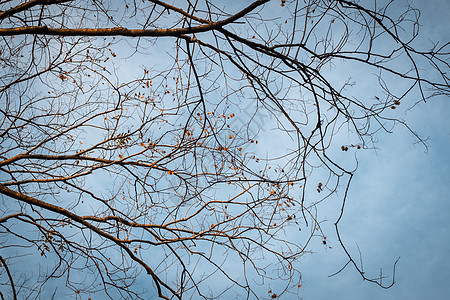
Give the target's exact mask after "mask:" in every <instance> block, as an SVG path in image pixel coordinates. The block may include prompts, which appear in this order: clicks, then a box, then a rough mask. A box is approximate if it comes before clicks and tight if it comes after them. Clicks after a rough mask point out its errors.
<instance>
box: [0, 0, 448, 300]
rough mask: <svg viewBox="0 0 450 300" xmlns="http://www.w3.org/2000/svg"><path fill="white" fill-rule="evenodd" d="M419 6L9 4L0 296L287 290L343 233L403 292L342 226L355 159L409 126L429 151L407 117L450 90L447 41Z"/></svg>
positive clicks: (0, 60) (284, 1)
mask: <svg viewBox="0 0 450 300" xmlns="http://www.w3.org/2000/svg"><path fill="white" fill-rule="evenodd" d="M419 16H420V12H419V11H418V10H417V9H415V8H413V7H411V6H406V5H405V6H399V3H398V1H395V2H394V1H383V2H382V1H375V0H374V1H369V0H368V1H354V0H348V1H346V0H333V1H331V0H309V1H301V0H281V1H280V0H272V1H270V0H258V1H211V0H201V1H191V0H186V1H184V0H180V1H168V2H163V1H159V0H145V1H119V0H107V1H97V0H91V1H77V0H29V1H13V0H6V1H2V2H0V22H1V23H0V36H1V38H2V41H1V42H0V66H1V68H0V72H1V73H0V120H1V128H0V139H1V145H0V193H1V201H2V202H1V203H2V205H1V206H0V212H1V213H0V293H1V294H0V295H1V296H2V298H8V299H10V298H14V299H17V298H39V297H41V296H42V295H48V297H49V299H50V297H54V298H60V297H62V296H66V297H69V296H70V297H76V298H80V299H86V298H87V297H92V299H95V298H97V297H100V298H105V297H109V298H111V299H119V298H126V299H149V298H150V297H154V296H156V295H157V296H159V297H160V298H164V299H181V298H190V297H193V298H194V299H198V298H204V299H211V298H220V297H233V296H236V295H240V296H241V297H247V298H258V299H263V298H264V297H266V298H277V297H280V296H281V295H283V294H289V293H294V294H297V293H298V290H299V288H300V287H301V283H302V277H301V265H300V262H301V259H302V256H303V255H304V254H305V253H308V252H310V251H311V250H312V248H313V245H312V243H313V242H315V241H317V240H319V241H320V244H321V245H322V246H324V247H331V244H330V242H329V241H330V239H331V238H334V240H335V242H334V244H333V247H340V248H341V249H342V250H343V251H344V252H345V253H346V254H347V256H348V262H347V263H346V264H345V265H344V266H343V267H344V268H345V267H352V268H354V269H355V271H356V272H359V273H360V275H361V276H362V278H363V279H365V280H368V281H371V282H373V283H375V284H378V285H380V286H382V287H385V288H387V287H390V286H391V285H392V284H393V283H394V282H395V277H392V276H391V277H390V279H391V281H390V282H389V283H387V284H386V282H387V281H386V280H384V281H383V280H382V279H383V278H384V275H380V276H379V277H377V276H375V277H370V276H368V275H367V274H366V273H365V272H364V270H363V268H362V266H361V265H360V264H359V263H358V261H356V260H354V258H353V255H352V254H351V253H350V252H349V251H348V250H347V248H346V244H345V241H343V240H342V239H341V236H340V234H339V233H340V232H339V222H340V220H341V219H342V217H343V214H344V210H345V203H346V201H349V200H350V199H347V194H348V191H349V189H350V188H351V180H352V177H353V176H354V175H355V174H356V175H357V174H358V173H357V165H358V163H357V153H358V152H360V151H366V150H369V149H373V148H374V147H375V143H376V139H377V133H378V132H380V131H386V132H391V131H392V130H393V129H394V127H395V126H396V125H400V126H405V127H406V128H407V129H408V130H409V131H410V132H411V134H412V135H413V136H415V137H416V138H417V140H418V141H419V142H421V143H423V144H424V145H426V144H425V141H424V140H423V139H422V138H421V137H420V135H419V134H417V133H416V132H415V131H414V130H413V129H412V128H410V127H409V126H408V124H407V122H406V121H405V120H403V118H402V116H403V115H404V112H405V111H406V110H409V109H413V108H414V107H415V106H416V104H417V103H419V102H427V101H428V100H430V99H431V98H433V97H435V96H439V95H447V96H448V95H450V88H449V78H448V67H449V50H448V48H449V42H448V41H444V42H445V43H438V42H436V43H435V44H429V45H428V46H427V47H428V48H424V45H425V44H424V43H423V42H422V41H423V40H422V39H421V35H420V26H419ZM336 203H338V204H336ZM327 205H329V206H332V207H336V219H335V220H331V221H332V222H334V224H335V229H336V230H335V232H324V231H323V230H322V227H321V224H322V222H323V221H324V220H323V219H322V218H323V216H321V215H320V208H321V207H323V206H327ZM327 238H328V239H327ZM316 247H317V245H316ZM30 257H32V259H31V258H30ZM31 260H32V263H30V261H31ZM24 266H27V267H24ZM393 271H394V273H395V264H394V266H393ZM149 282H151V283H149ZM273 282H278V283H277V284H279V285H277V287H280V286H283V287H282V288H277V290H275V289H274V290H273V291H272V290H271V289H270V292H269V293H267V291H265V292H264V293H263V294H261V290H260V289H259V288H260V287H261V286H263V287H268V286H269V285H270V284H271V283H273ZM89 299H90V298H89Z"/></svg>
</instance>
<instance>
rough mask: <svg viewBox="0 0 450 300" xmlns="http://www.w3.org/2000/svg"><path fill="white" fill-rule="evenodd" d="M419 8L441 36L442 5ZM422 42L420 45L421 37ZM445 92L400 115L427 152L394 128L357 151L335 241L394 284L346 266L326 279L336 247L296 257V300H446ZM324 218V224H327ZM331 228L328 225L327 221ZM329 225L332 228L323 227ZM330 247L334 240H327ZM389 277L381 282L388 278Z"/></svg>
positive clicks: (434, 35) (448, 171) (449, 228)
mask: <svg viewBox="0 0 450 300" xmlns="http://www.w3.org/2000/svg"><path fill="white" fill-rule="evenodd" d="M413 5H415V6H416V7H418V8H419V9H420V10H421V12H422V17H421V21H422V22H421V23H422V24H423V28H422V29H421V30H422V34H423V36H425V37H426V38H428V39H430V40H441V41H448V40H449V39H450V36H449V30H448V29H449V28H450V27H449V25H450V23H449V21H448V20H449V19H448V12H449V11H450V3H449V2H447V1H437V0H434V1H422V2H419V1H415V2H413ZM424 43H425V45H429V44H426V42H425V41H424ZM448 100H449V99H448V97H438V98H434V99H433V100H431V101H430V102H428V103H426V104H423V103H422V104H420V105H419V106H417V107H416V108H415V110H413V111H410V112H408V113H407V114H406V115H405V119H406V120H407V121H408V123H409V124H410V125H411V126H412V128H413V129H415V130H416V131H417V132H418V133H419V134H420V135H421V136H422V137H429V140H428V144H429V146H430V147H429V149H428V152H427V153H425V151H424V150H425V149H424V147H423V146H422V145H418V144H414V139H413V138H412V136H411V134H410V133H408V132H406V130H405V129H404V128H400V127H397V128H396V130H395V132H394V134H381V135H379V136H378V137H379V142H378V144H377V146H378V147H379V149H378V150H376V151H375V150H373V151H364V152H360V153H358V160H359V163H360V164H359V166H360V167H359V170H358V172H357V176H356V177H355V180H354V181H353V184H352V188H351V193H350V196H349V200H350V201H349V202H348V204H347V210H346V212H345V219H344V220H343V222H342V225H341V227H342V229H341V230H342V232H343V235H344V236H343V239H344V241H346V243H347V245H348V248H349V250H350V251H352V253H353V254H355V256H356V257H359V254H358V248H357V246H356V245H358V246H359V248H360V250H361V253H362V259H363V262H364V269H365V271H366V272H367V274H369V275H372V276H373V277H376V276H377V275H378V274H379V270H380V268H383V274H385V275H389V276H391V272H392V264H393V262H394V261H395V260H396V258H397V257H399V256H400V257H401V258H400V260H399V262H398V264H397V272H396V284H395V285H394V286H393V287H392V288H390V289H388V290H384V289H381V288H379V287H377V286H375V285H373V284H371V283H368V282H364V281H362V279H361V278H360V277H359V275H358V274H357V273H356V272H355V270H354V269H353V268H352V267H350V266H349V267H347V269H346V270H344V271H343V272H342V273H340V274H339V275H337V276H335V277H332V278H328V277H327V275H330V274H332V273H334V272H336V271H337V270H339V268H340V267H341V266H343V264H345V262H346V259H345V257H344V255H343V253H342V250H341V249H340V248H339V247H334V248H333V249H331V250H330V249H321V250H319V251H318V252H317V253H316V254H313V255H309V256H306V257H304V258H303V262H302V263H303V270H302V272H303V280H304V281H303V286H302V292H301V293H300V296H301V297H303V299H318V300H320V299H446V298H447V297H448V295H449V294H450V284H449V278H450V258H449V253H450V242H449V238H450V223H449V220H450V201H449V200H450V196H449V195H450V186H449V184H448V182H449V178H450V164H449V159H450V152H449V150H448V149H449V148H450V123H449V122H448V112H449V111H450V104H449V101H448ZM330 223H331V222H330ZM328 225H331V224H328ZM329 230H332V227H331V226H329ZM334 244H336V243H334ZM390 278H391V277H389V278H388V279H387V280H389V279H390Z"/></svg>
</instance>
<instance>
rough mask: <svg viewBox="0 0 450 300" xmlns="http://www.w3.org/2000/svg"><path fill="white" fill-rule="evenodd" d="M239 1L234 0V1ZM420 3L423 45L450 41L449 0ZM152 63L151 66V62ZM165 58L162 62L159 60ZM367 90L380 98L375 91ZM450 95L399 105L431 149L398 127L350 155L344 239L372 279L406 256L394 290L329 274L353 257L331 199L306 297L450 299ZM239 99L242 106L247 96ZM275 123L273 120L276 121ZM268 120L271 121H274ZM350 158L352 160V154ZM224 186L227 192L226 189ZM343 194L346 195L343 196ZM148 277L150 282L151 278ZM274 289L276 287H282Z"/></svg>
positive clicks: (306, 275) (124, 70)
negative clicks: (353, 169)
mask: <svg viewBox="0 0 450 300" xmlns="http://www.w3.org/2000/svg"><path fill="white" fill-rule="evenodd" d="M218 2H219V1H218ZM362 2H364V0H363V1H362ZM399 2H400V1H399ZM222 3H225V1H224V2H222ZM236 3H237V2H232V4H234V5H236ZM271 5H274V6H275V5H276V6H277V7H278V9H280V7H279V3H276V1H273V2H272V3H271ZM412 5H413V6H417V7H418V8H419V9H420V10H421V11H422V18H421V24H422V25H423V27H422V29H421V33H422V37H423V38H422V39H421V44H420V45H421V46H423V49H428V48H430V45H431V43H429V42H428V41H427V39H430V40H434V41H438V40H441V41H449V40H450V35H449V30H448V29H450V26H449V25H450V22H449V21H448V16H447V13H448V12H449V11H450V3H449V2H448V1H445V0H431V1H423V0H422V1H421V2H420V1H419V0H416V2H413V3H412ZM163 43H164V44H163V46H161V48H163V49H165V47H172V46H173V40H171V39H170V40H169V39H168V40H163ZM127 49H129V48H127ZM119 50H121V49H119ZM123 51H126V50H123ZM160 52H161V53H162V52H163V51H160ZM161 53H157V54H155V57H153V61H158V59H157V57H158V54H161ZM122 55H124V54H123V53H122ZM153 61H151V62H152V63H153ZM139 63H142V62H139ZM145 63H148V64H150V62H148V61H146V62H145ZM158 63H161V62H159V61H158ZM155 64H156V63H155ZM156 65H157V64H156ZM118 66H120V73H121V74H120V75H121V76H123V74H125V75H126V74H132V73H133V72H134V71H135V70H134V69H135V67H136V66H135V65H133V64H127V61H126V60H124V61H122V64H120V63H118ZM348 66H349V67H348V68H349V70H348V74H353V75H354V76H355V77H357V76H358V73H357V72H358V71H359V70H356V69H355V70H351V67H352V66H351V65H348ZM424 72H426V70H424ZM343 80H345V78H344V79H343ZM368 86H369V87H370V83H368V82H367V81H366V82H360V83H358V85H357V87H356V88H355V94H354V95H355V97H356V96H358V97H360V96H361V95H362V93H364V92H366V91H367V90H366V91H365V90H364V89H367V87H368ZM295 92H297V91H295ZM368 92H369V93H367V94H370V92H371V91H370V90H369V91H368ZM366 96H367V97H373V95H366ZM243 98H245V97H243ZM448 100H449V99H448V97H436V98H434V99H432V100H431V101H429V102H428V103H420V104H419V105H417V106H416V107H415V109H414V110H411V111H402V110H401V109H397V110H396V111H395V112H398V113H402V114H403V113H404V114H405V115H402V116H401V117H403V118H405V119H406V121H407V123H408V125H409V126H410V127H412V129H414V130H415V131H417V132H418V133H419V134H420V135H421V136H422V137H425V138H426V137H429V139H428V145H429V148H428V149H427V150H428V151H425V150H426V149H425V148H424V147H423V145H421V144H415V140H414V138H413V136H412V134H411V133H410V132H408V131H407V130H406V129H405V128H403V127H401V126H397V127H396V128H395V130H394V133H393V134H387V133H383V132H379V134H378V136H377V138H378V143H377V144H376V146H377V147H378V149H376V150H370V149H364V150H361V151H357V152H355V151H349V153H348V155H349V157H350V158H353V156H352V155H353V153H355V155H356V157H357V159H358V162H359V168H358V171H357V173H356V176H355V178H354V180H353V182H352V185H351V188H350V194H349V197H348V201H347V205H346V210H345V213H344V218H343V220H342V222H341V223H340V228H341V235H342V239H343V241H344V242H345V244H346V246H347V248H348V250H349V251H350V252H351V253H352V255H353V257H354V258H356V259H358V258H359V252H358V251H359V250H360V251H361V259H362V261H363V266H364V270H365V271H366V272H367V273H366V274H367V276H368V277H377V276H378V274H379V272H380V268H382V270H383V275H387V276H389V278H387V279H386V282H388V281H389V280H390V279H391V273H392V265H393V263H394V261H395V260H396V259H397V258H398V257H400V260H399V262H398V264H397V273H396V282H397V283H396V284H395V285H394V286H393V287H392V288H391V289H388V290H384V289H382V288H380V287H378V286H376V285H374V284H372V283H369V282H364V281H363V280H362V279H361V277H360V275H359V274H358V272H357V271H356V270H355V269H354V268H353V267H352V266H348V267H347V268H346V269H345V270H344V271H343V272H341V273H340V274H338V275H337V276H334V277H332V278H328V275H330V274H332V273H335V272H336V271H337V270H339V269H340V268H341V267H342V266H343V265H344V264H345V263H346V261H347V259H346V256H345V255H344V253H343V251H342V249H341V248H340V246H339V245H338V244H337V241H336V238H335V234H334V226H333V222H334V221H335V220H336V218H337V214H338V213H339V211H336V206H333V205H329V203H330V202H328V201H327V202H324V205H323V206H320V216H321V218H325V219H327V220H328V222H326V223H323V224H322V226H323V228H322V229H323V230H324V232H325V234H326V235H327V237H328V239H327V241H328V245H327V246H331V247H332V248H331V249H330V248H328V247H327V246H323V245H322V239H321V238H319V237H318V238H316V239H314V240H313V242H312V243H311V244H310V245H309V246H310V247H309V248H308V250H309V249H311V250H313V251H314V252H315V253H313V254H305V255H304V256H302V257H301V260H300V271H301V272H302V287H301V288H300V289H299V294H298V296H300V297H302V298H303V299H314V300H321V299H444V298H446V297H447V295H449V294H450V284H449V283H448V281H449V278H450V259H449V257H448V254H449V253H450V242H449V238H450V234H449V231H450V223H449V222H448V220H449V219H450V218H449V217H450V202H449V200H450V197H449V195H450V185H449V184H448V181H449V178H450V167H449V164H448V161H449V158H450V154H449V151H448V149H449V147H450V123H449V122H448V120H447V119H448V112H449V111H450V103H449V101H448ZM239 104H241V105H242V102H239ZM236 119H238V118H236ZM270 121H273V120H272V119H270ZM261 123H262V122H261ZM267 123H270V122H269V121H267ZM264 125H266V124H264ZM313 125H314V124H313ZM343 132H344V133H343V135H344V136H345V135H346V134H348V133H347V132H346V131H345V130H343ZM349 135H350V134H349ZM266 136H267V137H266V139H267V140H270V141H272V142H271V143H270V144H265V143H264V138H262V142H260V144H259V145H258V147H261V149H259V150H261V151H265V150H266V149H264V147H267V151H268V152H269V151H271V152H272V154H273V153H274V152H277V151H279V152H280V151H281V152H283V151H285V147H280V146H284V144H283V142H284V141H283V138H285V137H284V136H272V135H270V134H266ZM286 144H289V143H286ZM255 147H256V146H255ZM352 150H354V149H352ZM335 152H336V151H335ZM350 152H351V153H350ZM333 154H336V153H333ZM345 155H347V153H343V152H342V151H340V149H338V150H337V156H338V157H344V156H345ZM343 163H344V164H345V163H347V161H345V160H344V161H343ZM97 180H98V181H95V183H93V184H94V185H97V187H98V188H100V189H103V186H105V185H106V183H105V182H108V181H110V178H108V177H106V176H105V177H102V178H97ZM221 192H222V191H221ZM223 192H224V193H226V192H227V191H226V190H225V189H224V191H223ZM339 197H342V194H340V195H339ZM295 229H297V228H295ZM289 233H290V232H289ZM295 233H297V231H296V232H295ZM293 236H294V234H293ZM152 255H153V256H152V258H153V259H155V256H157V255H161V257H162V256H163V253H162V252H161V253H157V254H155V253H152ZM156 260H158V259H156ZM161 260H163V259H161ZM158 261H159V260H158ZM239 263H241V261H239ZM240 267H241V265H239V266H237V267H236V270H238V268H240ZM239 270H240V269H239ZM237 272H238V271H237ZM141 279H142V278H139V280H141ZM252 279H253V278H252ZM144 280H148V277H145V278H144ZM214 281H215V278H213V279H212V281H211V282H213V283H216V284H215V285H213V286H212V287H211V288H217V287H218V286H220V285H219V284H218V282H217V281H216V282H214ZM57 284H58V283H57ZM144 284H148V282H147V281H146V282H145V283H143V286H144ZM271 288H272V289H273V290H274V292H275V291H276V288H277V286H272V287H271ZM266 289H267V284H265V285H264V286H261V290H258V292H259V291H262V292H261V293H262V294H264V293H265V292H266ZM47 292H50V290H48V291H47ZM290 297H292V299H297V298H298V297H297V295H291V294H286V295H283V297H282V298H281V299H291V298H290Z"/></svg>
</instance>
